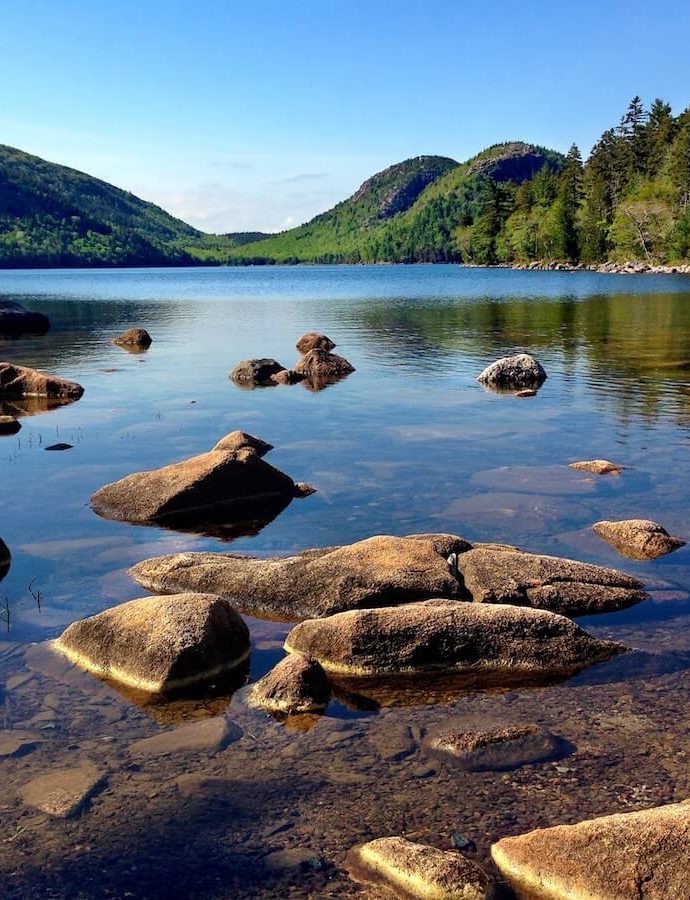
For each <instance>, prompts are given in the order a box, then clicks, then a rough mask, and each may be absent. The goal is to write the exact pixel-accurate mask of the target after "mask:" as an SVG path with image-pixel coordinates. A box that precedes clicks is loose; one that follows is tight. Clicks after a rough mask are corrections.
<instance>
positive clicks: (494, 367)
mask: <svg viewBox="0 0 690 900" xmlns="http://www.w3.org/2000/svg"><path fill="white" fill-rule="evenodd" d="M477 381H479V382H480V383H481V384H486V385H488V386H489V387H496V388H508V389H513V388H514V389H520V388H531V387H534V386H535V385H536V386H539V385H540V384H543V382H544V381H546V372H545V371H544V369H543V368H542V366H541V364H540V363H539V362H537V360H536V359H535V358H534V357H533V356H530V355H529V353H518V354H517V355H516V356H503V357H502V358H501V359H497V360H496V362H493V363H491V365H490V366H487V367H486V369H484V371H483V372H482V373H481V374H480V375H479V376H478V377H477Z"/></svg>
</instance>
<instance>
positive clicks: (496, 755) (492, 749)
mask: <svg viewBox="0 0 690 900" xmlns="http://www.w3.org/2000/svg"><path fill="white" fill-rule="evenodd" d="M424 747H425V749H426V750H428V751H429V752H430V753H432V754H433V755H434V756H439V757H440V758H441V759H444V760H446V761H450V762H452V763H453V764H454V765H456V766H458V768H460V769H463V770H464V771H466V772H502V771H508V770H510V769H517V768H518V767H519V766H524V765H528V764H529V763H539V762H546V761H547V760H552V759H559V758H560V757H562V756H564V755H565V754H566V753H567V751H568V748H569V745H568V744H567V742H566V741H563V740H562V739H561V738H559V737H558V736H557V735H554V734H551V732H550V731H548V730H547V729H546V728H542V727H541V726H540V725H513V726H509V727H507V728H498V729H494V730H489V731H467V730H466V729H463V728H462V726H461V725H458V726H452V725H451V726H446V727H442V728H440V729H438V730H436V731H434V732H432V733H431V734H429V735H427V736H426V738H425V739H424Z"/></svg>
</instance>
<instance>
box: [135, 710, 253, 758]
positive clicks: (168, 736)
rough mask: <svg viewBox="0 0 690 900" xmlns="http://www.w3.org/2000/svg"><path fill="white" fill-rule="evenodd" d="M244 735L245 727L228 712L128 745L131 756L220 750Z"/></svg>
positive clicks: (150, 756)
mask: <svg viewBox="0 0 690 900" xmlns="http://www.w3.org/2000/svg"><path fill="white" fill-rule="evenodd" d="M241 737H242V731H241V729H240V728H238V727H237V725H235V724H234V723H233V722H230V721H229V720H228V719H226V718H225V716H214V717H213V718H211V719H202V720H201V721H200V722H190V723H189V724H188V725H181V726H180V727H179V728H174V729H172V731H160V732H159V733H158V734H154V735H153V736H152V737H148V738H143V739H142V740H140V741H134V743H132V744H130V745H129V752H130V753H131V754H132V756H137V757H146V758H153V757H157V756H167V755H168V754H169V753H217V752H218V751H219V750H224V749H225V747H227V746H228V744H231V743H233V742H234V741H238V740H239V739H240V738H241Z"/></svg>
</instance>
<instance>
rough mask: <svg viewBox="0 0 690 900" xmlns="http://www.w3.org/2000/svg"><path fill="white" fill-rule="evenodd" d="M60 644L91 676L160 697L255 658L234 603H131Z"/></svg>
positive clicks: (86, 623)
mask: <svg viewBox="0 0 690 900" xmlns="http://www.w3.org/2000/svg"><path fill="white" fill-rule="evenodd" d="M53 646H54V647H55V649H56V650H58V651H59V652H60V653H63V654H64V655H65V656H66V657H67V658H68V659H69V660H71V661H72V662H73V663H76V665H78V666H81V668H83V669H86V670H87V671H89V672H93V673H94V674H96V675H100V676H102V677H104V678H108V679H111V680H113V681H116V682H119V683H120V684H123V685H126V686H128V687H130V688H135V689H136V690H139V691H143V692H146V693H152V694H153V693H160V692H169V691H177V690H182V689H184V688H187V687H190V686H193V685H195V684H200V683H203V682H206V681H208V680H209V679H211V678H214V677H217V676H218V675H219V674H221V673H223V672H229V671H231V670H233V669H237V668H238V667H240V666H241V665H242V664H244V663H245V662H246V661H247V659H248V657H249V630H248V629H247V626H246V625H245V623H244V621H243V619H242V617H241V616H240V615H239V614H238V613H237V612H236V611H235V610H234V609H233V607H232V606H231V605H230V603H228V601H227V600H223V599H222V598H220V597H215V596H213V595H209V594H177V595H174V596H171V597H144V598H142V599H141V600H130V601H129V602H128V603H122V604H120V605H119V606H114V607H113V608H112V609H107V610H105V612H102V613H98V615H95V616H91V617H90V618H88V619H81V620H79V621H77V622H74V623H73V624H72V625H70V626H69V627H68V628H67V629H65V631H63V633H62V634H61V635H60V637H59V638H58V639H57V640H56V641H55V643H54V645H53Z"/></svg>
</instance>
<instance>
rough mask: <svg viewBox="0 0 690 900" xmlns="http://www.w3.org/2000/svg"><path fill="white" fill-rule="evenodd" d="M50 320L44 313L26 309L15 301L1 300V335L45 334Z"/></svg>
mask: <svg viewBox="0 0 690 900" xmlns="http://www.w3.org/2000/svg"><path fill="white" fill-rule="evenodd" d="M49 328H50V320H49V319H48V316H44V315H43V313H37V312H32V311H31V310H28V309H24V307H23V306H22V305H21V304H20V303H15V302H14V301H13V300H0V334H44V333H45V332H46V331H48V330H49Z"/></svg>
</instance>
